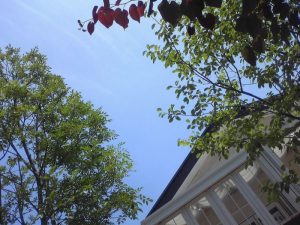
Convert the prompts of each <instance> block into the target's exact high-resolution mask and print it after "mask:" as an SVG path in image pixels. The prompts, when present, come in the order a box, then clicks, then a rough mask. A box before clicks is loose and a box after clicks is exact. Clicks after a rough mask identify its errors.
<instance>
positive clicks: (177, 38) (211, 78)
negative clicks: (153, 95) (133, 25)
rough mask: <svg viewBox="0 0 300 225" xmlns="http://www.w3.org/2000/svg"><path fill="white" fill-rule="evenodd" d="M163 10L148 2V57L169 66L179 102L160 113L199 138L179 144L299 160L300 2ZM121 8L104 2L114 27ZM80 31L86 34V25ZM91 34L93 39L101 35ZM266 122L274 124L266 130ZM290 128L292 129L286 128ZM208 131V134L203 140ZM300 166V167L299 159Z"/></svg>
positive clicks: (182, 4)
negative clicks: (272, 152) (285, 151)
mask: <svg viewBox="0 0 300 225" xmlns="http://www.w3.org/2000/svg"><path fill="white" fill-rule="evenodd" d="M158 2H159V3H158V6H157V9H158V12H159V14H158V13H157V12H155V11H154V8H153V6H154V5H155V4H156V1H155V0H149V1H148V12H147V15H148V16H152V18H153V19H154V21H155V23H154V24H153V26H152V28H153V29H154V32H155V34H156V35H157V37H158V39H159V41H160V42H159V44H153V45H148V46H147V50H146V51H145V52H144V54H145V55H146V56H148V57H149V58H151V60H152V61H153V62H155V61H156V60H159V61H162V62H163V63H164V65H165V67H167V68H171V69H172V70H173V73H174V74H176V75H177V77H178V80H177V81H176V82H175V83H174V85H170V86H169V87H168V88H167V89H172V90H174V92H175V94H176V97H177V99H178V100H179V101H178V102H176V104H171V105H170V107H169V108H168V109H167V111H163V110H162V109H160V108H159V109H158V110H159V112H160V115H161V116H162V117H164V116H166V117H168V120H169V121H170V122H172V121H174V120H181V119H185V121H186V122H187V128H188V129H190V130H191V133H192V134H191V136H190V138H189V139H188V140H181V141H180V144H186V145H190V146H191V147H192V148H193V149H194V151H195V152H197V154H198V156H200V155H201V154H203V153H209V154H211V155H219V156H220V157H225V158H227V157H228V155H229V150H230V149H235V150H237V151H240V150H242V149H243V150H245V151H246V152H247V153H248V156H249V161H248V163H252V162H253V160H255V159H256V158H257V157H258V156H259V154H260V153H261V151H262V149H263V148H262V146H268V147H271V148H274V147H276V148H279V149H282V148H283V146H286V145H290V147H291V149H292V150H293V151H295V152H296V153H297V148H296V146H299V140H298V138H299V136H300V135H299V131H297V127H298V126H299V122H300V107H299V100H300V74H299V73H300V72H299V71H300V70H299V62H300V54H299V52H300V41H299V35H300V18H299V10H300V3H299V1H298V0H180V1H168V0H160V1H158ZM121 3H122V2H121ZM117 4H120V1H119V0H118V1H117V2H116V3H115V5H113V4H112V5H111V4H110V3H109V0H105V1H104V8H106V9H107V10H108V9H109V10H110V11H111V15H112V17H111V19H110V26H111V25H112V24H113V21H115V22H117V13H115V11H114V9H113V8H114V7H115V6H116V5H117ZM122 4H123V5H124V6H126V5H127V4H133V3H132V1H129V2H123V3H122ZM141 4H142V3H140V5H141ZM130 7H131V6H130ZM94 9H95V8H94ZM125 11H126V10H125ZM125 14H126V13H125ZM125 14H124V18H125V17H126V27H127V25H128V21H129V20H128V14H126V15H125ZM97 15H98V16H99V17H98V20H99V21H100V22H101V23H102V24H103V22H102V21H101V19H100V16H101V15H102V12H101V11H100V10H99V11H97V10H95V11H94V10H93V18H94V23H95V22H96V21H97ZM130 16H131V18H132V19H134V17H133V15H131V14H130ZM139 16H140V14H139ZM88 21H89V20H88ZM138 21H139V20H138ZM79 22H80V21H79ZM85 22H87V21H85ZM117 23H118V22H117ZM104 25H105V24H104ZM80 26H81V28H82V29H83V30H84V24H81V23H80ZM124 28H125V27H124ZM88 31H89V32H90V34H92V33H93V32H94V27H93V29H92V30H91V29H89V27H88ZM266 115H272V118H271V120H270V121H268V122H267V123H264V122H263V120H264V119H263V118H264V117H265V116H266ZM238 118H239V119H238ZM287 122H288V123H289V124H290V126H289V127H288V129H287V128H286V127H284V126H285V125H286V124H287ZM204 129H207V130H206V131H207V132H206V134H205V135H204V136H201V133H202V131H203V130H204ZM296 155H297V154H296ZM294 160H295V162H296V163H297V162H299V158H298V157H296V158H295V159H294ZM289 174H290V176H291V177H290V178H287V179H283V180H288V182H287V183H289V182H290V183H292V182H298V180H299V179H298V177H296V178H295V176H294V173H292V172H290V173H289ZM287 185H288V184H287ZM280 186H281V187H282V186H286V185H280Z"/></svg>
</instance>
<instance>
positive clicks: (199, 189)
mask: <svg viewBox="0 0 300 225" xmlns="http://www.w3.org/2000/svg"><path fill="white" fill-rule="evenodd" d="M246 159H247V154H246V153H245V152H244V151H242V152H239V153H236V154H234V155H233V156H232V157H231V158H229V159H228V160H227V161H226V164H224V165H223V166H222V168H218V169H217V170H215V171H212V172H210V173H209V171H208V174H207V175H206V176H205V177H203V178H202V179H200V180H199V181H197V183H195V184H193V185H192V186H191V187H190V188H189V190H187V191H186V192H185V193H183V194H182V195H179V196H176V198H174V199H172V200H171V201H169V202H168V203H166V204H165V205H163V206H162V207H161V208H160V209H158V210H157V211H155V212H154V213H152V214H151V215H150V216H148V217H147V218H145V219H144V220H143V221H142V223H141V224H142V225H157V224H159V223H160V222H161V221H163V220H164V219H165V218H167V217H169V216H170V215H172V214H173V213H174V212H176V211H178V210H180V208H182V207H184V206H185V205H187V204H188V203H189V202H191V201H192V200H193V199H195V198H197V197H198V196H199V195H200V194H201V193H203V192H204V191H205V190H207V189H208V188H209V187H210V186H212V185H213V184H215V183H217V182H218V181H220V180H221V179H222V178H224V177H225V176H227V175H229V174H230V173H231V172H232V171H234V170H235V169H237V168H239V167H240V166H241V165H242V164H243V163H244V162H245V161H246Z"/></svg>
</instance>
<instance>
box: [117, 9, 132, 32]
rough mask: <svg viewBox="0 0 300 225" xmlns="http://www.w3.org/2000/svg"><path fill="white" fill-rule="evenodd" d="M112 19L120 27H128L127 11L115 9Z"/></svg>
mask: <svg viewBox="0 0 300 225" xmlns="http://www.w3.org/2000/svg"><path fill="white" fill-rule="evenodd" d="M114 19H115V21H116V23H117V24H119V25H120V26H121V27H123V28H124V29H126V28H127V27H128V23H129V20H128V11H127V10H125V9H123V10H121V9H120V8H116V9H115V12H114Z"/></svg>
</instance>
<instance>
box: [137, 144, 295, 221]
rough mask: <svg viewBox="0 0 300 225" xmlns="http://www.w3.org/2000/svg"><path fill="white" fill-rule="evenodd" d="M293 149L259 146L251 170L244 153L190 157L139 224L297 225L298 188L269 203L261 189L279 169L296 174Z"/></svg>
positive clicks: (277, 177)
mask: <svg viewBox="0 0 300 225" xmlns="http://www.w3.org/2000/svg"><path fill="white" fill-rule="evenodd" d="M295 154H297V153H295V151H293V150H291V149H287V148H286V149H284V150H281V151H279V150H276V149H269V148H267V147H264V151H263V153H262V155H261V156H260V157H259V158H258V159H257V160H256V161H255V162H254V164H253V166H249V167H247V168H245V162H246V160H247V154H246V153H245V152H242V151H241V152H235V151H232V152H231V154H230V157H229V159H227V160H220V159H219V157H218V156H215V157H212V156H209V155H202V156H201V158H199V159H198V158H196V157H195V156H194V155H193V154H192V153H190V154H189V155H188V156H187V158H186V159H185V161H184V162H183V164H182V165H181V167H180V168H179V169H178V171H177V173H176V174H175V176H174V177H173V179H172V180H171V181H170V183H169V185H168V186H167V187H166V189H165V190H164V192H163V193H162V195H161V196H160V198H159V199H158V201H157V202H156V203H155V205H154V206H153V208H152V210H151V211H150V213H149V215H148V216H147V217H146V218H145V219H144V220H143V221H142V225H283V224H284V225H300V216H299V215H300V214H299V213H300V204H299V203H298V202H297V201H296V199H297V197H298V196H300V185H297V184H293V185H291V186H290V188H289V190H287V191H284V192H282V193H281V194H280V196H279V198H278V199H277V200H273V201H272V200H270V199H268V196H267V194H266V193H265V192H263V191H262V187H263V186H265V185H266V184H267V183H268V182H277V181H280V179H281V173H282V169H281V168H282V166H283V165H284V166H285V168H287V169H288V168H291V169H293V170H295V171H296V172H297V173H298V174H300V166H299V165H298V164H297V165H296V164H294V163H291V162H292V159H293V158H294V157H295Z"/></svg>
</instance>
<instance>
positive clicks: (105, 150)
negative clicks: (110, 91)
mask: <svg viewBox="0 0 300 225" xmlns="http://www.w3.org/2000/svg"><path fill="white" fill-rule="evenodd" d="M0 86H1V91H0V157H1V161H0V166H1V167H0V194H1V200H0V224H16V223H18V224H22V225H25V224H26V225H28V224H36V223H37V222H39V223H41V224H42V225H47V224H51V225H55V224H57V225H58V224H69V225H71V224H72V225H75V224H117V223H122V222H124V221H125V220H126V219H128V218H129V219H136V218H137V214H138V212H139V211H141V204H143V203H147V202H148V201H149V199H148V198H146V197H145V196H143V195H141V194H140V189H139V188H138V189H134V188H132V187H130V186H128V185H127V184H126V183H124V181H123V180H124V178H125V177H127V176H128V173H129V172H130V171H131V169H132V161H131V159H130V157H129V155H128V153H127V152H126V151H125V150H123V149H122V145H121V144H120V145H111V144H109V143H110V142H111V141H112V140H114V139H115V138H116V135H115V134H114V132H113V131H111V130H110V129H108V128H107V123H108V122H109V120H108V118H107V115H106V114H105V113H104V112H103V111H102V110H101V109H94V108H93V105H92V104H91V103H90V102H84V101H83V100H82V97H81V95H80V94H79V93H78V92H76V91H74V90H72V89H70V88H69V87H67V86H66V85H65V83H64V81H63V79H62V78H61V77H60V76H57V75H54V74H52V73H51V72H50V68H49V66H47V64H46V57H45V56H44V55H42V54H40V53H39V52H38V49H33V50H31V51H30V52H28V53H26V54H24V55H21V54H20V50H19V49H16V48H13V47H11V46H8V47H6V48H5V49H4V50H1V51H0Z"/></svg>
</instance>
